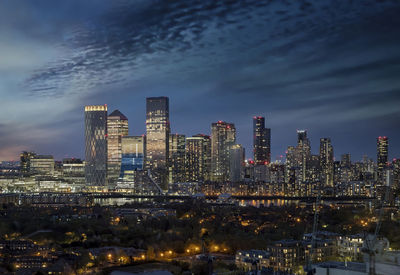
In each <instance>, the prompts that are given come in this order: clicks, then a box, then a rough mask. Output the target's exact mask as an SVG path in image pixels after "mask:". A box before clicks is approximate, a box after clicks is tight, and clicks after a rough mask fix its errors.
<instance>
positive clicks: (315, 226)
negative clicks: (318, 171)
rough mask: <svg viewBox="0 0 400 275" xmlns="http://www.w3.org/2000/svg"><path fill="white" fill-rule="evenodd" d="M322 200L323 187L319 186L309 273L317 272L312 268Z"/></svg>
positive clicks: (308, 265) (308, 263)
mask: <svg viewBox="0 0 400 275" xmlns="http://www.w3.org/2000/svg"><path fill="white" fill-rule="evenodd" d="M320 201H321V187H320V188H318V194H317V198H316V199H315V210H314V222H313V227H312V234H311V248H310V254H309V255H308V261H307V267H306V272H307V275H312V274H315V270H314V269H313V268H312V261H313V256H314V250H315V247H316V242H317V229H318V218H319V205H320Z"/></svg>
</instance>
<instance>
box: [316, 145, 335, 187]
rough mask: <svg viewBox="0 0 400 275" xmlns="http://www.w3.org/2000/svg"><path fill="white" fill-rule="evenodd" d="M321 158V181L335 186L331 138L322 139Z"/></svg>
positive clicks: (326, 184) (327, 185) (325, 184)
mask: <svg viewBox="0 0 400 275" xmlns="http://www.w3.org/2000/svg"><path fill="white" fill-rule="evenodd" d="M319 160H320V167H321V183H322V184H323V186H326V187H333V171H334V169H333V168H334V167H333V147H332V144H331V139H330V138H321V139H320V146H319Z"/></svg>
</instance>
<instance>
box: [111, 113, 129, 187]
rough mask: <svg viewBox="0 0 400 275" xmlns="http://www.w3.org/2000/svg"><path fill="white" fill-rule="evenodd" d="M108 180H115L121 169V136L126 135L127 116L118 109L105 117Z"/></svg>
mask: <svg viewBox="0 0 400 275" xmlns="http://www.w3.org/2000/svg"><path fill="white" fill-rule="evenodd" d="M107 132H108V133H107V134H108V136H107V147H108V148H107V154H108V181H109V182H115V181H116V180H117V179H118V176H119V172H120V170H121V154H122V137H124V136H127V135H128V118H127V117H126V116H125V115H124V114H122V113H121V112H120V111H119V110H115V111H114V112H112V113H111V114H110V115H109V116H108V118H107Z"/></svg>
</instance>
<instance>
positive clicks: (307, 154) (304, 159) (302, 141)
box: [296, 130, 311, 181]
mask: <svg viewBox="0 0 400 275" xmlns="http://www.w3.org/2000/svg"><path fill="white" fill-rule="evenodd" d="M296 151H297V152H296V160H297V162H298V166H299V167H300V168H301V180H302V181H306V180H307V166H308V162H309V161H310V158H311V145H310V140H309V139H308V138H307V131H306V130H297V148H296Z"/></svg>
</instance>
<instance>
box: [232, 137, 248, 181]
mask: <svg viewBox="0 0 400 275" xmlns="http://www.w3.org/2000/svg"><path fill="white" fill-rule="evenodd" d="M229 158H230V160H229V180H230V181H231V182H239V181H241V180H242V179H243V168H244V159H245V153H244V148H243V146H242V145H240V144H234V145H232V146H231V148H230V153H229Z"/></svg>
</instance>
